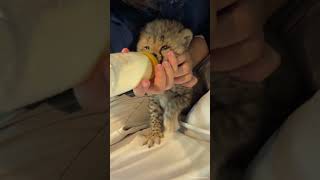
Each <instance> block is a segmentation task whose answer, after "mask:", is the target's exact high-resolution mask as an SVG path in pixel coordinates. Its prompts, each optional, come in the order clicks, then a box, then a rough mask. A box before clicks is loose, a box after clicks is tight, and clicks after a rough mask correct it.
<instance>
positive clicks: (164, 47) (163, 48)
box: [161, 45, 170, 50]
mask: <svg viewBox="0 0 320 180" xmlns="http://www.w3.org/2000/svg"><path fill="white" fill-rule="evenodd" d="M169 48H170V46H167V45H164V46H162V48H161V49H162V50H168V49H169Z"/></svg>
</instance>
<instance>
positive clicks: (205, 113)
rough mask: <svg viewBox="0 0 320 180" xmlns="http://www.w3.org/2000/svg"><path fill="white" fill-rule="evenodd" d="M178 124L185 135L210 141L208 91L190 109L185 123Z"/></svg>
mask: <svg viewBox="0 0 320 180" xmlns="http://www.w3.org/2000/svg"><path fill="white" fill-rule="evenodd" d="M180 124H181V126H182V128H183V129H182V130H183V132H184V133H185V134H186V135H189V136H193V137H195V138H198V139H199V138H200V139H204V140H207V141H210V90H209V91H208V92H207V93H206V94H205V95H203V96H202V97H201V98H200V100H199V101H198V102H197V103H196V104H195V105H194V106H193V107H192V109H191V110H190V111H189V113H188V115H187V118H186V121H185V122H180Z"/></svg>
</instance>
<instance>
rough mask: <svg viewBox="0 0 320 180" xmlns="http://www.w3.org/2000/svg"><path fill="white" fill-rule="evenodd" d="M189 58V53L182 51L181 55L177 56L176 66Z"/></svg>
mask: <svg viewBox="0 0 320 180" xmlns="http://www.w3.org/2000/svg"><path fill="white" fill-rule="evenodd" d="M189 58H190V57H189V53H183V54H182V55H180V56H178V58H177V63H178V66H179V65H181V64H182V63H184V62H185V61H187V60H188V59H189Z"/></svg>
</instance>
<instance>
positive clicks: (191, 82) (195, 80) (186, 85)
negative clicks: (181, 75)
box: [181, 76, 198, 88]
mask: <svg viewBox="0 0 320 180" xmlns="http://www.w3.org/2000/svg"><path fill="white" fill-rule="evenodd" d="M197 82H198V78H196V77H195V76H193V77H192V79H191V81H189V82H186V83H183V84H181V85H182V86H184V87H188V88H191V87H193V86H194V85H196V84H197Z"/></svg>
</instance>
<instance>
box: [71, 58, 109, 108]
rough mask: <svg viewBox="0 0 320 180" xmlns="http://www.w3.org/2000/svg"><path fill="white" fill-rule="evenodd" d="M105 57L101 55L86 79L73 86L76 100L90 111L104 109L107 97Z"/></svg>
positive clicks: (107, 101)
mask: <svg viewBox="0 0 320 180" xmlns="http://www.w3.org/2000/svg"><path fill="white" fill-rule="evenodd" d="M106 62H107V59H106V58H105V57H102V58H101V59H100V60H99V61H98V63H97V65H96V67H95V68H94V69H93V71H92V73H90V76H89V77H88V79H87V80H86V81H84V82H82V83H81V84H79V85H77V86H76V87H74V88H73V91H74V94H75V96H76V98H77V101H78V102H79V104H80V105H81V107H82V108H84V109H88V110H90V111H105V110H107V105H108V103H109V100H108V98H107V96H108V95H107V84H106V83H107V81H106V79H105V78H106V77H105V76H106V75H105V72H106V68H107V65H106Z"/></svg>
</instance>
